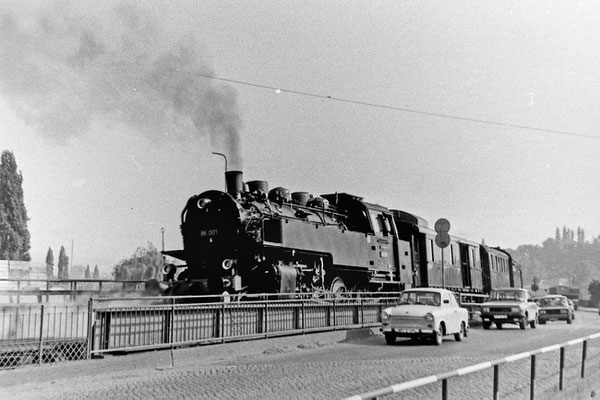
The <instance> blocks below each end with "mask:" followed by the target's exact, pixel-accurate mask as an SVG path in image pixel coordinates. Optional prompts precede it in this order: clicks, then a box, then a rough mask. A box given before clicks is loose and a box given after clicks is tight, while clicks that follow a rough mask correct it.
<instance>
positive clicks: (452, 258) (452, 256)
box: [450, 244, 455, 265]
mask: <svg viewBox="0 0 600 400" xmlns="http://www.w3.org/2000/svg"><path fill="white" fill-rule="evenodd" d="M450 259H451V260H452V265H454V264H455V261H454V245H453V244H451V245H450Z"/></svg>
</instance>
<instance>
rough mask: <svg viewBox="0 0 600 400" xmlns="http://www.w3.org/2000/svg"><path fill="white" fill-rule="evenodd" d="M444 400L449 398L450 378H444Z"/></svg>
mask: <svg viewBox="0 0 600 400" xmlns="http://www.w3.org/2000/svg"><path fill="white" fill-rule="evenodd" d="M442 400H448V379H442Z"/></svg>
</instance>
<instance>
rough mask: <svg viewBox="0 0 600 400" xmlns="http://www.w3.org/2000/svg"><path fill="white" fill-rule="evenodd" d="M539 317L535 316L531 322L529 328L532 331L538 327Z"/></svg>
mask: <svg viewBox="0 0 600 400" xmlns="http://www.w3.org/2000/svg"><path fill="white" fill-rule="evenodd" d="M537 319H538V317H537V315H536V316H535V318H534V319H532V320H531V321H529V326H530V327H531V329H535V327H536V325H537Z"/></svg>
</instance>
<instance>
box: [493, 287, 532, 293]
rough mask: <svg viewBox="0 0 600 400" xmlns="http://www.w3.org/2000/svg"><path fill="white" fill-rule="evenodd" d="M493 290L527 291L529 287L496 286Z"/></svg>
mask: <svg viewBox="0 0 600 400" xmlns="http://www.w3.org/2000/svg"><path fill="white" fill-rule="evenodd" d="M492 290H522V291H523V292H527V289H524V288H520V287H502V288H495V289H492Z"/></svg>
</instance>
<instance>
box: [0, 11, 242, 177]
mask: <svg viewBox="0 0 600 400" xmlns="http://www.w3.org/2000/svg"><path fill="white" fill-rule="evenodd" d="M90 7H91V4H87V3H86V4H84V5H80V3H79V2H72V3H70V2H57V3H50V4H49V5H48V6H46V7H45V8H43V9H41V10H40V11H39V12H37V13H36V14H35V15H31V14H32V13H31V11H29V10H27V11H23V12H22V13H20V14H19V13H18V11H16V10H6V9H2V8H0V93H1V94H2V96H3V98H4V99H5V101H6V102H7V103H8V104H9V105H10V106H11V107H12V108H14V110H15V111H16V113H17V114H18V115H19V116H20V117H21V118H23V119H24V120H25V121H26V122H27V123H28V124H30V125H33V126H35V127H36V131H38V132H39V133H40V134H42V135H44V136H45V137H47V138H49V139H51V140H54V141H58V142H65V141H68V140H69V139H70V138H71V137H73V136H75V135H79V134H83V133H85V132H90V131H94V132H101V131H102V130H104V129H111V128H119V127H122V126H126V127H129V128H133V129H134V130H136V131H138V132H141V133H142V134H144V135H146V136H148V137H149V138H151V139H154V140H159V141H161V140H164V139H167V138H170V139H173V138H174V139H176V140H185V141H188V142H189V141H190V140H194V139H197V138H199V137H201V136H203V135H209V137H210V141H211V144H212V147H213V150H216V151H221V152H224V153H226V154H227V157H228V161H229V165H230V167H231V168H232V169H241V167H242V166H241V154H240V148H239V143H240V141H239V132H240V127H241V120H240V118H239V116H238V113H237V102H236V93H235V91H234V90H233V89H232V88H230V87H227V86H223V85H219V84H216V83H215V81H213V80H210V79H207V78H205V77H202V76H200V75H214V73H213V70H212V68H211V67H210V66H209V64H208V62H207V61H206V60H205V59H204V58H203V56H202V54H201V51H200V46H199V44H198V43H197V41H196V40H195V39H193V38H191V37H190V35H188V37H186V38H183V37H180V38H178V39H166V38H169V37H170V36H169V35H168V34H167V33H166V32H164V30H163V29H161V27H160V26H159V24H158V23H157V22H156V20H155V19H154V18H153V17H152V16H151V15H150V13H149V12H147V11H146V10H145V9H143V8H142V7H140V6H136V5H133V4H127V3H122V4H119V5H117V6H114V7H112V6H111V7H105V9H98V7H99V6H95V9H94V10H90ZM93 128H96V129H93ZM98 128H100V129H98Z"/></svg>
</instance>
